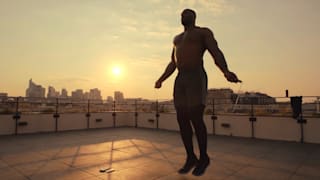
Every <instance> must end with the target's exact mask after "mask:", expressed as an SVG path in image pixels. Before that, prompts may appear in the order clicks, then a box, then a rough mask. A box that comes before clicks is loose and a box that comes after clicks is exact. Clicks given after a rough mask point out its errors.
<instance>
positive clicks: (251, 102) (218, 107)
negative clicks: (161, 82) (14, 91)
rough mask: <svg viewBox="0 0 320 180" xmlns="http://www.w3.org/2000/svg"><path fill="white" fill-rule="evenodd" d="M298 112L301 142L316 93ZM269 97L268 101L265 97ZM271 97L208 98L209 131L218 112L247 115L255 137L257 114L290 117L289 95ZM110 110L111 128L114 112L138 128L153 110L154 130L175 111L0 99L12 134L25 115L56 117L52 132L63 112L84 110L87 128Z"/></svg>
mask: <svg viewBox="0 0 320 180" xmlns="http://www.w3.org/2000/svg"><path fill="white" fill-rule="evenodd" d="M301 98H302V100H304V103H302V106H301V113H300V115H299V117H296V120H297V123H299V124H300V127H301V142H303V141H304V139H303V135H304V130H303V124H305V123H307V121H306V119H305V118H319V117H320V112H319V99H320V98H319V96H304V97H301ZM268 99H269V100H268ZM273 99H274V101H270V98H267V99H263V98H256V97H254V98H247V99H244V100H242V101H237V100H235V99H230V98H212V99H208V100H207V105H206V109H205V114H206V115H211V119H212V121H213V123H212V126H213V127H212V131H213V134H215V129H216V125H215V121H216V120H217V119H218V116H219V115H237V116H249V119H248V120H249V122H250V124H251V137H253V138H254V137H255V128H254V127H255V126H254V124H255V123H256V121H257V120H258V118H257V117H259V116H276V117H292V114H293V111H292V104H291V101H290V98H289V97H275V98H273ZM102 112H111V114H112V118H113V127H116V117H117V113H122V112H132V113H133V114H134V119H135V123H134V127H139V125H138V116H139V113H142V112H147V113H154V116H155V123H156V129H159V119H160V116H161V114H162V113H175V109H174V105H173V101H158V100H157V101H146V100H130V101H120V102H116V101H102V100H75V99H71V98H46V99H45V98H28V97H8V98H5V99H0V115H1V114H12V118H13V119H14V120H15V134H17V133H18V126H19V125H21V123H22V124H23V122H19V119H21V116H23V115H24V114H52V117H53V118H54V120H55V131H56V132H57V131H58V124H59V118H60V117H61V115H63V114H66V113H83V114H84V116H85V117H86V118H87V128H88V129H89V128H90V117H91V115H92V113H102Z"/></svg>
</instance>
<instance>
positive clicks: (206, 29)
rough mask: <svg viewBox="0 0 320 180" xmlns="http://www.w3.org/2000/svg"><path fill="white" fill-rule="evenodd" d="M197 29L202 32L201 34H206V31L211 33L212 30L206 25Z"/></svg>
mask: <svg viewBox="0 0 320 180" xmlns="http://www.w3.org/2000/svg"><path fill="white" fill-rule="evenodd" d="M197 29H198V31H199V32H200V33H203V34H208V33H209V34H211V33H212V30H211V29H210V28H208V27H198V28H197Z"/></svg>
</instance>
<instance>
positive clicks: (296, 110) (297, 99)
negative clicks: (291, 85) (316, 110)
mask: <svg viewBox="0 0 320 180" xmlns="http://www.w3.org/2000/svg"><path fill="white" fill-rule="evenodd" d="M290 102H291V108H292V117H293V118H295V119H297V118H298V117H299V115H300V114H301V112H302V106H301V105H302V96H293V97H290Z"/></svg>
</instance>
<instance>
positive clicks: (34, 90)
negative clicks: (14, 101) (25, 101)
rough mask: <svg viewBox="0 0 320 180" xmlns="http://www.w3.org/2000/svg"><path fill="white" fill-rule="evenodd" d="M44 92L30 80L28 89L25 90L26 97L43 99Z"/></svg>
mask: <svg viewBox="0 0 320 180" xmlns="http://www.w3.org/2000/svg"><path fill="white" fill-rule="evenodd" d="M45 92H46V89H45V88H43V87H42V86H40V85H37V84H35V83H34V82H32V79H30V80H29V87H28V89H27V90H26V97H39V98H44V97H45Z"/></svg>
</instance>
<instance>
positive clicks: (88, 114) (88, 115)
mask: <svg viewBox="0 0 320 180" xmlns="http://www.w3.org/2000/svg"><path fill="white" fill-rule="evenodd" d="M90 116H91V114H90V99H88V106H87V113H86V117H87V129H90Z"/></svg>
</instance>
